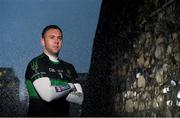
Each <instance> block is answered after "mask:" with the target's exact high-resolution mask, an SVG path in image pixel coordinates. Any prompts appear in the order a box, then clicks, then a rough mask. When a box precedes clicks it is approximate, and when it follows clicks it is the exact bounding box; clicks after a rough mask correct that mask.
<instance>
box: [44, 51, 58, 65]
mask: <svg viewBox="0 0 180 118" xmlns="http://www.w3.org/2000/svg"><path fill="white" fill-rule="evenodd" d="M44 53H45V54H46V55H47V56H48V57H49V59H50V60H51V61H54V62H59V60H58V56H57V55H51V54H49V53H48V52H46V51H44Z"/></svg>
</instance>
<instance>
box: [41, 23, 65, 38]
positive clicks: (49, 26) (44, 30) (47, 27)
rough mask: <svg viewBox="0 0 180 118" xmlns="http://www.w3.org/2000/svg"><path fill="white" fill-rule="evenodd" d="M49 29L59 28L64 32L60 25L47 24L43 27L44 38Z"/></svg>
mask: <svg viewBox="0 0 180 118" xmlns="http://www.w3.org/2000/svg"><path fill="white" fill-rule="evenodd" d="M49 29H58V30H59V31H60V32H61V33H62V30H61V28H60V27H58V26H57V25H48V26H46V27H45V28H44V29H43V31H42V38H44V35H45V33H46V32H47V31H48V30H49Z"/></svg>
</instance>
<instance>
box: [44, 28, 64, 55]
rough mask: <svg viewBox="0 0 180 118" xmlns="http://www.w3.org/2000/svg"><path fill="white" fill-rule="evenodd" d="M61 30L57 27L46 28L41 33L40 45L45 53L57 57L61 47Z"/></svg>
mask: <svg viewBox="0 0 180 118" xmlns="http://www.w3.org/2000/svg"><path fill="white" fill-rule="evenodd" d="M62 38H63V33H62V30H61V29H60V28H59V27H58V26H57V25H49V26H46V27H45V28H44V29H43V31H42V37H41V44H42V46H43V48H44V49H43V50H44V52H45V53H48V54H49V55H52V56H57V55H58V53H59V51H60V49H61V47H62Z"/></svg>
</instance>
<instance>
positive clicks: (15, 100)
mask: <svg viewBox="0 0 180 118" xmlns="http://www.w3.org/2000/svg"><path fill="white" fill-rule="evenodd" d="M19 114H20V109H19V80H18V78H16V76H15V72H14V70H13V69H12V68H0V117H7V116H8V117H9V116H11V117H12V116H19Z"/></svg>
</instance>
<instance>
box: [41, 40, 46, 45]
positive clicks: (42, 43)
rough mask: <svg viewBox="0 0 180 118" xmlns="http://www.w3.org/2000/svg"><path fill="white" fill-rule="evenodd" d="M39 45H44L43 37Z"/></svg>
mask: <svg viewBox="0 0 180 118" xmlns="http://www.w3.org/2000/svg"><path fill="white" fill-rule="evenodd" d="M41 45H42V46H44V45H45V43H44V38H41Z"/></svg>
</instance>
